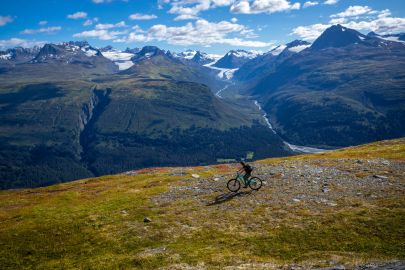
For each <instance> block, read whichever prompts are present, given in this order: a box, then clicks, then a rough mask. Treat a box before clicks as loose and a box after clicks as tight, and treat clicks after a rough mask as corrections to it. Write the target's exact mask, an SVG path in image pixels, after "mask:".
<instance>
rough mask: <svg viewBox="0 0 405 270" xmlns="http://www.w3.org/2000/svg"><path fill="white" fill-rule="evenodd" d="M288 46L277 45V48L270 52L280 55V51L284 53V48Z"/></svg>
mask: <svg viewBox="0 0 405 270" xmlns="http://www.w3.org/2000/svg"><path fill="white" fill-rule="evenodd" d="M285 48H287V46H286V45H280V46H277V47H276V48H274V49H273V50H271V51H270V53H271V54H272V55H274V56H277V55H279V54H280V53H282V52H283V51H284V49H285Z"/></svg>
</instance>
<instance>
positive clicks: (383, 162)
mask: <svg viewBox="0 0 405 270" xmlns="http://www.w3.org/2000/svg"><path fill="white" fill-rule="evenodd" d="M381 164H383V165H386V166H389V165H390V164H391V163H390V162H389V161H388V160H383V161H381Z"/></svg>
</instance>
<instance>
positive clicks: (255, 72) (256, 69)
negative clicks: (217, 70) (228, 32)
mask: <svg viewBox="0 0 405 270" xmlns="http://www.w3.org/2000/svg"><path fill="white" fill-rule="evenodd" d="M310 46H311V43H309V42H306V41H303V40H294V41H292V42H290V43H287V44H282V45H279V46H277V47H275V48H274V49H272V50H270V51H269V52H267V53H264V54H260V55H258V56H257V57H255V58H253V59H250V60H249V61H247V62H246V63H244V64H243V65H242V66H241V67H240V68H239V69H238V70H237V71H236V72H235V74H234V75H235V79H236V80H240V81H244V80H252V79H257V78H258V77H260V76H262V74H266V73H267V72H268V71H270V70H272V69H273V68H274V67H275V65H277V64H278V63H280V62H282V61H284V60H286V59H287V58H289V57H292V56H293V55H295V54H297V53H300V52H302V51H303V50H305V49H307V48H309V47H310Z"/></svg>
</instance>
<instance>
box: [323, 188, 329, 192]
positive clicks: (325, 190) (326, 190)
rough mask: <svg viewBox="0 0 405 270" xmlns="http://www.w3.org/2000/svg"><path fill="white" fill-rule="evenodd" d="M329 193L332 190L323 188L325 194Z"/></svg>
mask: <svg viewBox="0 0 405 270" xmlns="http://www.w3.org/2000/svg"><path fill="white" fill-rule="evenodd" d="M329 191H330V189H329V188H327V187H324V188H322V192H323V193H328V192H329Z"/></svg>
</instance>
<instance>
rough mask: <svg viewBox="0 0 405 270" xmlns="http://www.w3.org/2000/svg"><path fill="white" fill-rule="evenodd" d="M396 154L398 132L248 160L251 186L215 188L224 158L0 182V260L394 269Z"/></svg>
mask: <svg viewBox="0 0 405 270" xmlns="http://www.w3.org/2000/svg"><path fill="white" fill-rule="evenodd" d="M404 161H405V139H398V140H391V141H382V142H376V143H372V144H368V145H363V146H358V147H352V148H347V149H341V150H338V151H335V152H327V153H322V154H314V155H302V156H294V157H289V158H275V159H265V160H261V161H257V162H255V163H254V166H255V167H256V169H255V171H254V174H255V175H258V176H260V177H262V178H263V179H264V180H265V185H264V186H263V188H262V189H261V190H260V191H258V192H251V191H249V190H242V191H241V192H240V193H237V194H230V193H228V192H227V190H226V180H227V179H229V178H231V177H232V176H233V173H234V172H235V171H236V170H237V167H238V166H237V165H236V164H227V165H213V166H205V167H178V168H169V167H167V168H155V169H143V170H139V171H131V172H128V173H126V174H119V175H111V176H104V177H99V178H89V179H83V180H79V181H75V182H71V183H64V184H58V185H54V186H50V187H46V188H37V189H22V190H8V191H0V268H1V269H29V268H38V269H50V268H67V269H68V268H81V269H89V268H91V269H94V268H97V269H117V268H121V269H279V268H282V269H303V268H305V269H308V268H322V267H328V268H327V269H345V267H346V268H349V269H352V268H356V269H375V267H377V266H381V265H386V269H391V268H389V267H391V266H396V267H397V269H401V267H404V264H405V263H404V260H405V252H404V251H405V249H404V245H405V228H404V226H403V224H404V223H405V198H404V184H405V176H404V171H405V163H404ZM145 217H148V218H149V219H150V220H151V222H148V223H145V222H144V218H145ZM396 260H402V262H395V261H396ZM159 267H161V268H159ZM291 267H294V268H291Z"/></svg>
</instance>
